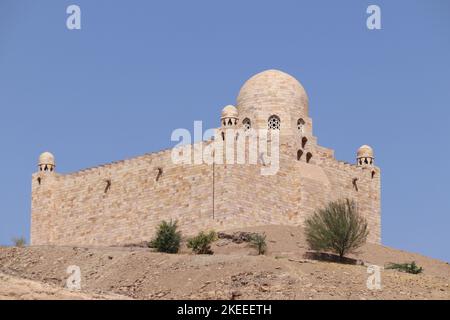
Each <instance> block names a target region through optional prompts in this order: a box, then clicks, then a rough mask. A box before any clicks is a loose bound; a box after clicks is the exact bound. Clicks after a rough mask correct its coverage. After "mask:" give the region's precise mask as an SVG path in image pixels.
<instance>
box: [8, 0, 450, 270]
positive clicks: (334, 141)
mask: <svg viewBox="0 0 450 320" xmlns="http://www.w3.org/2000/svg"><path fill="white" fill-rule="evenodd" d="M70 4H77V5H79V6H80V7H81V11H82V29H81V30H75V31H70V30H68V29H67V28H66V18H67V14H66V8H67V6H69V5H70ZM370 4H377V5H379V6H380V8H381V14H382V17H381V19H382V30H375V31H370V30H368V29H367V28H366V18H367V16H368V15H367V14H366V8H367V6H368V5H370ZM449 57H450V2H449V1H447V0H433V1H429V0H428V1H425V0H424V1H375V0H373V1H364V0H353V1H350V0H346V1H298V0H295V1H273V0H272V1H265V0H257V1H256V0H254V1H235V0H227V1H210V0H209V1H207V0H192V1H172V0H165V1H138V0H135V1H124V0H120V1H119V0H117V1H112V0H109V1H106V0H96V1H87V0H71V1H65V0H54V1H50V0H41V1H32V0H28V1H26V0H1V1H0V108H1V116H0V147H1V150H2V152H1V156H0V167H1V168H2V170H0V181H1V182H0V194H1V197H0V199H1V201H0V243H2V244H9V243H10V239H11V238H12V237H13V236H21V235H25V236H26V237H27V238H28V237H29V228H30V184H31V174H32V173H33V172H34V171H36V168H37V167H36V165H37V158H38V156H39V154H40V153H41V152H43V151H46V150H49V151H51V152H53V153H54V154H55V156H56V160H57V166H58V167H57V170H58V171H59V172H63V173H64V172H71V171H76V170H79V169H81V168H85V167H90V166H95V165H98V164H101V163H107V162H111V161H114V160H120V159H122V158H128V157H132V156H136V155H140V154H143V153H146V152H150V151H157V150H159V149H162V148H167V147H170V146H172V145H173V144H174V143H173V142H171V141H170V135H171V133H172V130H173V129H175V128H188V129H191V128H192V127H193V122H194V120H203V121H204V127H206V128H211V127H215V126H218V125H219V117H220V110H221V108H222V107H223V106H224V105H226V104H234V103H235V99H236V96H237V93H238V91H239V88H240V86H241V85H242V84H243V82H244V81H245V80H246V79H247V78H249V77H250V76H251V75H253V74H255V73H257V72H260V71H262V70H265V69H271V68H276V69H281V70H283V71H285V72H287V73H290V74H292V75H293V76H295V77H296V78H297V79H299V80H300V81H301V82H302V84H303V86H304V87H305V88H306V90H307V92H308V95H309V98H310V115H311V117H312V118H313V121H314V134H315V135H316V136H317V137H318V139H319V143H320V144H321V145H323V146H326V147H330V148H333V149H335V150H336V157H337V158H338V159H340V160H344V161H348V162H354V157H355V152H356V150H357V148H358V147H359V146H360V145H362V144H370V145H371V146H373V148H374V150H375V153H376V163H377V165H378V166H379V167H381V169H382V238H383V244H385V245H388V246H392V247H396V248H400V249H404V250H408V251H412V252H418V253H422V254H424V255H427V256H432V257H435V258H440V259H444V260H446V261H450V250H449V248H448V245H449V244H450V232H449V226H450V200H449V198H450V197H449V196H450V194H449V182H450V170H449V169H448V163H449V159H450V150H449V141H448V140H449V138H450V125H449V120H450V79H449V76H450V61H449Z"/></svg>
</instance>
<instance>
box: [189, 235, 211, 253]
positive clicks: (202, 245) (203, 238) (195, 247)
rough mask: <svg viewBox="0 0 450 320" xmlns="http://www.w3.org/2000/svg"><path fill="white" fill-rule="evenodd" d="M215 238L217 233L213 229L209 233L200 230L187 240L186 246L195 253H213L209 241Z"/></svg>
mask: <svg viewBox="0 0 450 320" xmlns="http://www.w3.org/2000/svg"><path fill="white" fill-rule="evenodd" d="M216 240H217V234H216V233H215V232H214V231H210V232H209V233H204V232H203V231H202V232H200V233H199V234H198V235H196V236H195V237H192V238H190V239H189V240H188V243H187V247H188V248H189V249H192V251H193V252H195V253H196V254H213V253H214V252H213V251H212V250H211V243H213V242H214V241H216Z"/></svg>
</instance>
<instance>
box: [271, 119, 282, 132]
mask: <svg viewBox="0 0 450 320" xmlns="http://www.w3.org/2000/svg"><path fill="white" fill-rule="evenodd" d="M280 123H281V122H280V118H279V117H278V116H271V117H270V118H269V121H268V125H269V129H271V130H280Z"/></svg>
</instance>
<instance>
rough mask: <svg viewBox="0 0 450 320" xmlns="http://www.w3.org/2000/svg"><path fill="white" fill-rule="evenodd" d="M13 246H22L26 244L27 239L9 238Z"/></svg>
mask: <svg viewBox="0 0 450 320" xmlns="http://www.w3.org/2000/svg"><path fill="white" fill-rule="evenodd" d="M11 240H12V242H13V244H14V247H24V246H25V245H26V244H27V240H26V239H25V237H19V238H17V237H14V238H12V239H11Z"/></svg>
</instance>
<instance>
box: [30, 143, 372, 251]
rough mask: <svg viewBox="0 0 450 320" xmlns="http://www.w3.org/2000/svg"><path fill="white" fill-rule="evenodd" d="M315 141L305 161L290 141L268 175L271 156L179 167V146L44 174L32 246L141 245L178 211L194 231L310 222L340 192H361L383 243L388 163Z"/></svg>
mask: <svg viewBox="0 0 450 320" xmlns="http://www.w3.org/2000/svg"><path fill="white" fill-rule="evenodd" d="M312 141H313V142H314V143H311V145H310V146H308V150H310V151H311V152H312V153H313V154H314V156H313V160H312V161H311V162H310V163H306V161H305V159H304V158H303V159H301V160H300V161H297V159H296V155H295V154H294V153H295V152H294V151H295V148H297V147H298V146H297V145H295V144H294V143H293V144H292V146H289V143H288V144H287V147H286V148H287V149H286V150H284V151H283V152H282V153H281V159H280V161H281V162H280V170H279V171H278V173H277V174H276V175H273V176H263V175H261V174H260V169H261V166H262V164H257V165H249V164H244V165H237V164H233V165H227V164H222V165H219V164H215V165H214V166H213V165H208V164H192V165H176V164H173V163H172V161H171V152H172V150H165V151H161V152H158V153H154V154H147V155H144V156H141V157H137V158H134V159H129V160H124V161H120V162H116V163H112V164H108V165H104V166H100V167H96V168H92V169H87V170H83V171H80V172H77V173H73V174H66V175H61V174H57V173H49V172H45V173H43V172H39V173H36V174H34V175H33V178H32V223H31V244H32V245H43V244H54V245H94V246H104V245H119V244H128V243H136V242H140V241H144V240H149V239H151V238H152V236H153V234H154V232H155V228H156V227H157V225H158V224H159V223H160V222H161V221H162V220H170V219H173V220H178V221H179V225H180V227H181V230H182V231H183V233H184V234H186V235H189V234H193V233H196V232H198V231H200V230H207V229H215V230H223V229H230V228H238V227H244V226H254V225H264V224H289V225H301V224H302V223H303V221H304V219H305V217H307V216H308V215H310V214H312V213H313V212H314V210H316V209H317V208H318V207H321V206H324V205H325V204H326V203H327V202H329V201H330V200H334V199H340V198H351V199H354V200H356V202H357V205H358V209H359V210H360V212H361V213H362V214H364V215H365V216H366V217H367V219H368V221H369V227H370V235H369V241H370V242H375V243H378V242H380V241H381V234H380V227H381V226H380V171H379V169H378V168H376V167H370V168H363V167H357V166H356V165H350V164H346V163H343V162H339V161H337V160H335V159H334V156H333V151H332V150H330V149H326V148H323V147H320V146H317V145H316V144H315V139H312ZM292 148H293V149H292ZM213 174H214V178H213ZM372 175H373V176H372ZM355 179H356V180H355ZM356 189H357V190H356ZM213 195H214V197H213ZM213 205H214V209H213Z"/></svg>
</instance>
